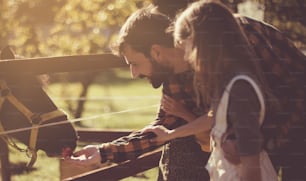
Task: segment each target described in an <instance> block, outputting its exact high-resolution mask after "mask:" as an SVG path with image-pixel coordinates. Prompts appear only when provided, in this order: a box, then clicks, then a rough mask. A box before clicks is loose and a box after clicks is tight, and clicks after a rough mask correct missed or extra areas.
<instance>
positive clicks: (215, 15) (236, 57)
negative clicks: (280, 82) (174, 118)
mask: <svg viewBox="0 0 306 181" xmlns="http://www.w3.org/2000/svg"><path fill="white" fill-rule="evenodd" d="M174 38H175V43H176V44H179V43H181V42H183V41H186V40H188V39H190V41H191V43H192V52H193V53H192V56H191V57H190V60H191V64H192V65H193V66H194V69H195V81H194V82H195V90H197V91H198V97H199V98H200V97H201V99H202V100H203V101H204V102H205V103H208V104H211V103H212V99H213V98H217V99H218V98H219V97H220V96H221V94H222V92H223V90H224V88H225V86H226V84H227V83H228V81H229V80H230V79H232V78H233V77H234V76H235V75H237V74H246V75H249V76H250V77H252V78H253V79H254V80H255V81H256V82H257V83H258V84H259V85H260V86H261V89H262V90H263V89H266V88H267V85H266V83H265V80H264V78H263V75H262V73H263V72H262V70H261V68H260V66H259V63H258V59H257V58H256V54H255V53H254V52H253V50H252V49H251V47H250V45H249V43H248V40H247V38H246V36H245V35H244V32H243V31H242V30H241V27H240V25H239V24H238V22H237V21H236V19H235V17H234V16H233V14H232V12H231V11H230V10H229V9H228V8H226V7H225V6H224V5H222V4H221V3H218V2H211V1H205V0H203V1H199V2H195V3H193V4H192V5H191V6H190V7H188V8H187V9H186V10H185V11H184V12H183V13H182V14H181V15H180V16H179V17H178V19H177V21H176V24H175V30H174Z"/></svg>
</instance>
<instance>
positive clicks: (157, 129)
mask: <svg viewBox="0 0 306 181" xmlns="http://www.w3.org/2000/svg"><path fill="white" fill-rule="evenodd" d="M142 132H143V133H148V132H153V133H154V134H155V135H156V137H154V138H152V139H151V140H150V141H151V142H157V143H158V144H163V143H166V142H167V141H169V140H171V139H172V138H171V133H172V130H169V129H167V128H165V127H164V126H150V127H146V128H144V129H143V130H142Z"/></svg>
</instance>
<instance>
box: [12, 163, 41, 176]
mask: <svg viewBox="0 0 306 181" xmlns="http://www.w3.org/2000/svg"><path fill="white" fill-rule="evenodd" d="M36 170H37V168H35V167H31V168H28V167H27V163H26V162H18V163H10V171H11V175H21V174H24V173H30V172H33V171H36Z"/></svg>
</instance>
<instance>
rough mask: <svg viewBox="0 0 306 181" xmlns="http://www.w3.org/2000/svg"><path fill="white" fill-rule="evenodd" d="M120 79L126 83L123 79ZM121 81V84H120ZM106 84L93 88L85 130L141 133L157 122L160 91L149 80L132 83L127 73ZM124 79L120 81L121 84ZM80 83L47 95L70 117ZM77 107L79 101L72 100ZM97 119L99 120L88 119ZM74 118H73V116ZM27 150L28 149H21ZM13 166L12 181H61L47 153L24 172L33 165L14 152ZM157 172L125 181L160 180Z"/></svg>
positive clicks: (49, 89)
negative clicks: (32, 166) (104, 129)
mask: <svg viewBox="0 0 306 181" xmlns="http://www.w3.org/2000/svg"><path fill="white" fill-rule="evenodd" d="M120 76H121V77H122V79H120ZM117 79H118V80H117ZM117 79H116V80H109V81H107V82H106V83H104V84H102V83H101V82H99V80H97V81H96V82H97V83H95V84H93V85H92V86H90V89H89V92H88V96H87V98H89V100H88V101H87V102H86V104H85V110H84V114H83V116H82V117H83V118H85V119H84V120H82V121H81V124H82V126H85V127H93V128H109V129H139V128H142V127H143V126H145V125H146V124H148V123H150V122H152V121H154V119H155V116H156V112H157V109H158V106H157V105H158V104H159V96H160V91H161V90H160V89H157V90H154V89H152V87H151V85H150V84H148V83H147V81H146V80H131V79H130V78H129V73H128V72H126V71H123V72H119V78H117ZM119 79H120V80H119ZM80 88H81V85H80V84H79V83H67V84H62V83H52V84H50V85H49V86H48V87H47V89H46V92H47V93H48V95H49V96H50V97H51V98H52V99H53V100H54V102H55V103H56V105H57V106H58V107H59V108H61V109H63V110H65V111H66V112H67V113H68V108H67V100H69V99H70V98H77V96H78V94H79V92H80ZM69 103H70V104H71V105H72V106H73V105H74V104H75V103H76V102H75V100H69ZM94 116H97V117H98V118H96V119H86V118H92V117H94ZM71 118H72V116H71ZM21 146H24V145H21ZM10 150H11V151H10V161H11V163H12V167H13V170H12V172H13V173H12V181H42V180H44V181H58V180H60V169H59V160H58V159H57V158H48V157H47V156H46V155H45V153H44V152H41V151H39V152H38V159H37V162H36V163H35V165H34V168H33V169H32V170H31V171H29V172H26V171H24V169H23V168H24V164H25V162H27V161H29V159H28V158H27V157H26V155H25V154H24V153H20V152H18V151H16V150H14V149H10ZM156 175H157V169H152V170H149V171H147V172H145V173H143V174H140V175H138V177H130V178H126V179H124V181H133V180H135V181H142V180H156Z"/></svg>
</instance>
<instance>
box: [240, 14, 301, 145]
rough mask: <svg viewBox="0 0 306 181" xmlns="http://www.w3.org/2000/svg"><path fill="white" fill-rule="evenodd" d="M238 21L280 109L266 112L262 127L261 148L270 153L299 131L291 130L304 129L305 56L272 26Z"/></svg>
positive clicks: (249, 21)
mask: <svg viewBox="0 0 306 181" xmlns="http://www.w3.org/2000/svg"><path fill="white" fill-rule="evenodd" d="M238 20H239V22H240V24H241V26H242V28H243V30H244V32H245V34H246V36H247V38H248V40H249V43H250V44H251V46H252V47H253V49H254V50H255V53H256V54H257V56H258V58H259V61H260V63H261V67H262V68H263V71H264V74H265V75H264V77H265V78H266V80H267V82H268V85H269V86H270V90H271V93H272V94H273V95H274V96H275V97H276V98H277V99H278V101H279V105H280V110H278V111H275V110H271V111H269V110H268V112H267V113H268V115H267V116H266V119H265V122H264V125H263V133H264V136H265V143H264V144H265V145H264V146H265V147H266V149H270V150H273V149H275V148H277V147H280V146H281V142H282V140H284V138H285V139H288V134H290V132H291V133H292V132H293V133H294V132H298V131H299V130H297V129H294V127H300V128H301V127H304V125H303V124H305V123H303V120H304V119H305V115H303V114H305V107H306V106H305V96H306V95H305V82H306V81H305V77H306V75H305V67H306V57H305V55H303V53H302V52H301V51H299V50H298V49H297V48H296V47H295V46H294V45H293V43H292V42H290V40H288V39H287V38H286V37H285V36H284V35H283V33H281V32H280V31H279V30H277V29H276V28H275V27H273V26H271V25H268V24H266V23H264V22H259V21H256V20H253V19H251V18H246V17H238ZM268 103H269V101H268ZM301 132H304V131H303V130H302V131H301ZM294 134H295V133H294ZM304 137H305V136H304ZM294 139H296V138H294ZM301 139H303V137H302V136H301Z"/></svg>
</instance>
